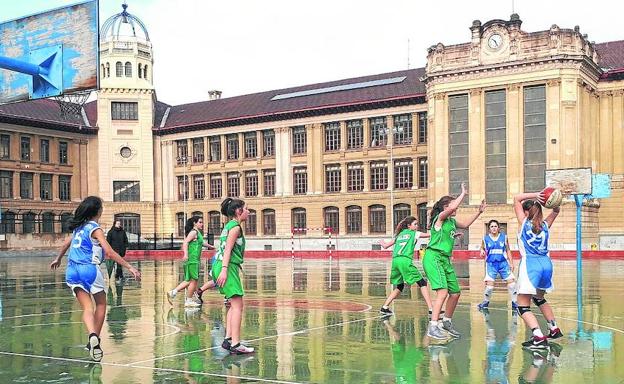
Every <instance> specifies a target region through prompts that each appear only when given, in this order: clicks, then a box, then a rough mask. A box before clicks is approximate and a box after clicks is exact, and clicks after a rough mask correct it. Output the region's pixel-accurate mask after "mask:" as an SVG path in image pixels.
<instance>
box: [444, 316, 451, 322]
mask: <svg viewBox="0 0 624 384" xmlns="http://www.w3.org/2000/svg"><path fill="white" fill-rule="evenodd" d="M442 321H451V318H450V317H446V316H442Z"/></svg>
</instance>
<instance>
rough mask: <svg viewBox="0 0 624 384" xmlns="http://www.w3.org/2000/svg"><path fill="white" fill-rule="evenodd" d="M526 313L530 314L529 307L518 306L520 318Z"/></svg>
mask: <svg viewBox="0 0 624 384" xmlns="http://www.w3.org/2000/svg"><path fill="white" fill-rule="evenodd" d="M527 312H531V307H529V306H528V305H527V306H524V305H519V306H518V313H519V314H520V316H522V315H524V314H525V313H527Z"/></svg>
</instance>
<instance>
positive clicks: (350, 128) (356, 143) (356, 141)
mask: <svg viewBox="0 0 624 384" xmlns="http://www.w3.org/2000/svg"><path fill="white" fill-rule="evenodd" d="M363 145H364V126H363V124H362V120H349V121H347V149H359V148H362V146H363Z"/></svg>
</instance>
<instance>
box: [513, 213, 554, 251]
mask: <svg viewBox="0 0 624 384" xmlns="http://www.w3.org/2000/svg"><path fill="white" fill-rule="evenodd" d="M549 235H550V232H549V229H548V224H546V222H545V221H543V222H542V231H541V232H540V233H533V223H531V221H530V220H528V219H524V221H523V222H522V226H521V227H520V231H519V232H518V248H519V250H520V254H521V255H522V257H549V256H550V255H549V253H548V238H549V237H550V236H549Z"/></svg>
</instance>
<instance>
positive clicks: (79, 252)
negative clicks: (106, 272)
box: [68, 221, 104, 264]
mask: <svg viewBox="0 0 624 384" xmlns="http://www.w3.org/2000/svg"><path fill="white" fill-rule="evenodd" d="M98 228H100V225H99V224H98V223H96V222H95V221H89V222H88V223H86V224H83V225H82V226H81V227H78V228H76V229H74V232H73V233H72V242H71V246H70V248H69V257H68V259H69V261H71V262H73V263H76V264H100V263H101V262H102V261H104V254H103V253H102V247H100V243H99V241H97V240H96V239H93V238H92V237H91V234H92V233H93V231H95V230H96V229H98Z"/></svg>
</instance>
